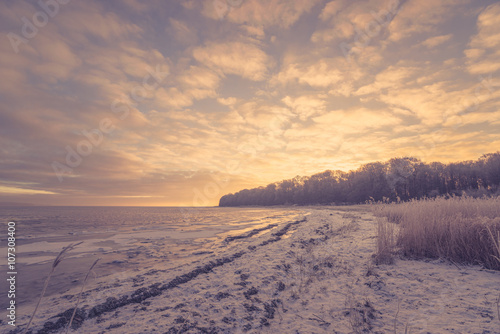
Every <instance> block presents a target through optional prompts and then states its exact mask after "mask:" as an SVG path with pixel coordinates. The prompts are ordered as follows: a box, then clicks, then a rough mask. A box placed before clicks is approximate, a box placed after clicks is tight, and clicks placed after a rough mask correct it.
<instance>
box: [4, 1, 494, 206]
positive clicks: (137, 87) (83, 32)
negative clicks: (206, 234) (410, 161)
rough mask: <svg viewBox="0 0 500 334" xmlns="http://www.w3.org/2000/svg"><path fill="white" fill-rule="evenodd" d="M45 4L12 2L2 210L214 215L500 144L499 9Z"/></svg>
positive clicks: (413, 4) (462, 4) (480, 4)
mask: <svg viewBox="0 0 500 334" xmlns="http://www.w3.org/2000/svg"><path fill="white" fill-rule="evenodd" d="M42 3H50V4H52V5H50V6H48V7H47V6H41V5H40V4H39V3H37V2H34V1H3V2H1V3H0V29H1V31H2V35H3V38H2V41H1V42H0V77H1V78H2V79H1V80H0V98H1V101H2V103H1V104H0V140H1V143H2V144H1V149H0V152H1V153H0V175H1V176H0V202H9V203H12V202H23V203H33V204H37V205H138V206H139V205H154V206H158V205H165V206H166V205H174V206H205V205H217V203H218V201H219V198H220V197H221V196H222V195H224V194H227V193H230V192H235V191H238V190H240V189H243V188H252V187H258V186H264V185H266V184H268V183H270V182H273V181H278V180H281V179H287V178H293V177H294V176H296V175H310V174H313V173H318V172H322V171H324V170H327V169H330V170H344V171H348V170H350V169H356V168H358V167H359V166H360V165H362V164H364V163H368V162H374V161H386V160H388V159H390V158H393V157H398V156H399V157H401V156H414V157H416V158H419V159H421V160H422V161H425V162H432V161H441V162H452V161H462V160H469V159H477V158H479V157H480V156H481V155H482V154H485V153H490V152H496V151H498V150H499V149H500V78H499V77H500V24H499V23H498V22H500V4H499V3H498V2H496V1H493V0H488V1H472V0H468V1H464V0H432V1H431V0H406V1H392V0H391V1H386V0H363V1H347V0H334V1H326V0H322V1H320V0H296V1H289V0H266V1H264V0H241V1H235V0H231V1H229V0H215V1H212V0H203V1H194V0H181V1H151V2H149V1H148V2H146V1H139V0H127V1H109V2H108V1H75V0H73V1H60V2H58V1H56V0H54V1H53V2H50V1H45V2H43V1H42Z"/></svg>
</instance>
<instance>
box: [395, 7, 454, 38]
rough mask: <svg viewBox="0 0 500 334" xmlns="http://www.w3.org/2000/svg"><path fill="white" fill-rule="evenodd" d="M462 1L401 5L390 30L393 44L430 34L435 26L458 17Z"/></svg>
mask: <svg viewBox="0 0 500 334" xmlns="http://www.w3.org/2000/svg"><path fill="white" fill-rule="evenodd" d="M462 3H463V1H462V0H440V1H435V0H408V1H406V2H404V3H402V4H401V7H400V9H399V11H398V14H397V15H396V16H395V17H394V19H393V20H392V21H391V23H390V25H389V27H388V29H389V32H390V36H389V40H390V41H393V42H397V41H400V40H402V39H404V38H407V37H409V36H412V35H414V34H419V33H428V32H431V31H433V30H434V29H435V26H437V25H439V24H443V22H444V21H445V20H448V19H450V18H451V17H453V16H454V15H456V14H457V13H458V12H459V11H458V9H459V8H460V7H457V5H460V4H462Z"/></svg>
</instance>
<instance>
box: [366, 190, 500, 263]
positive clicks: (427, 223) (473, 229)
mask: <svg viewBox="0 0 500 334" xmlns="http://www.w3.org/2000/svg"><path fill="white" fill-rule="evenodd" d="M375 214H376V215H378V216H380V217H386V218H387V220H385V219H381V220H380V221H379V236H378V244H379V246H378V250H379V254H377V256H380V257H381V258H384V257H386V256H387V253H388V249H394V248H397V250H398V251H400V252H401V254H403V255H404V256H408V257H413V258H422V257H428V258H446V259H448V260H450V261H452V262H457V263H464V264H479V265H482V266H484V267H485V268H489V269H496V270H500V198H481V199H475V198H470V197H452V198H449V199H445V198H435V199H424V200H413V201H410V202H406V203H399V204H387V205H377V206H375ZM388 224H392V225H393V226H397V227H398V228H397V233H396V236H395V237H394V239H393V234H394V231H393V230H391V229H390V228H389V227H387V226H385V225H388ZM395 224H396V225H395Z"/></svg>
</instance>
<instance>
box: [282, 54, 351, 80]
mask: <svg viewBox="0 0 500 334" xmlns="http://www.w3.org/2000/svg"><path fill="white" fill-rule="evenodd" d="M341 64H342V65H345V59H344V58H342V57H338V58H323V59H320V60H318V61H317V62H313V63H312V64H307V63H305V62H291V63H289V64H287V65H285V66H284V67H283V68H282V69H281V71H280V72H279V73H278V74H277V75H276V76H275V77H274V78H273V80H274V81H275V82H277V83H281V84H284V85H286V84H288V83H294V82H298V83H300V84H307V85H309V86H311V87H330V86H331V85H333V84H336V83H339V82H341V81H342V80H343V79H344V74H343V72H342V71H341V70H340V68H341V66H339V65H341Z"/></svg>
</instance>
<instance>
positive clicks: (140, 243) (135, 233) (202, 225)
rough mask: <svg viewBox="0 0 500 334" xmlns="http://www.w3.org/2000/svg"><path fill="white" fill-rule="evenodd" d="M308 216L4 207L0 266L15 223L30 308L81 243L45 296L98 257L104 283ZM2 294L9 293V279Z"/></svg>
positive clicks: (20, 285) (21, 299) (0, 285)
mask: <svg viewBox="0 0 500 334" xmlns="http://www.w3.org/2000/svg"><path fill="white" fill-rule="evenodd" d="M303 212H304V211H303V210H302V209H300V208H295V207H291V208H290V207H275V208H220V207H204V208H189V207H0V222H1V226H2V229H3V231H0V254H3V255H2V257H3V259H2V260H1V263H2V265H3V266H2V267H3V268H6V266H5V265H6V264H7V255H6V254H7V249H6V247H7V243H6V241H7V223H8V222H9V221H14V222H16V244H17V245H16V271H17V272H18V275H17V279H18V282H17V290H18V294H17V301H18V303H30V302H33V301H34V300H35V299H36V298H37V296H38V295H39V292H40V291H41V288H42V285H43V282H44V280H45V278H46V276H47V274H48V272H49V271H50V266H51V264H52V262H53V260H54V258H55V257H56V256H57V254H58V253H59V252H60V251H61V249H62V248H63V247H65V246H67V245H69V244H71V243H76V242H83V243H82V244H80V245H79V246H77V247H76V248H75V249H74V250H72V251H71V252H70V253H68V255H67V257H66V259H65V260H64V261H63V262H62V263H61V264H60V265H59V266H58V267H57V268H56V271H55V274H54V276H53V277H52V278H51V281H50V285H49V287H48V290H47V294H46V295H47V296H48V295H51V294H55V293H64V292H65V291H69V290H70V289H73V288H75V286H77V285H78V284H79V283H81V281H82V280H83V278H84V276H85V274H86V272H87V270H88V268H89V267H90V265H91V264H92V263H93V262H94V261H95V260H96V259H97V258H100V259H101V260H100V261H99V263H98V265H97V266H96V268H95V270H94V272H95V276H98V277H100V278H102V277H106V276H108V275H116V274H117V273H118V274H121V275H122V276H123V275H128V274H132V273H134V272H137V271H139V270H147V269H148V268H151V269H154V268H156V267H161V268H162V269H165V268H168V267H172V268H174V267H176V266H179V265H182V264H183V263H186V262H193V261H196V259H197V258H198V257H200V256H203V255H206V254H217V253H218V252H219V251H222V250H224V248H225V247H227V244H226V242H225V239H226V238H227V237H228V236H231V235H240V234H242V233H245V232H247V231H250V230H253V229H255V228H261V227H264V226H268V225H269V224H278V225H279V224H282V223H284V222H287V221H291V220H293V219H295V218H296V217H297V216H299V215H300V214H302V213H303ZM0 289H1V291H2V295H4V294H5V293H6V290H7V285H6V283H5V282H4V280H1V281H0ZM2 300H4V299H2ZM4 306H5V305H4V302H3V301H2V303H1V305H0V307H4Z"/></svg>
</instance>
